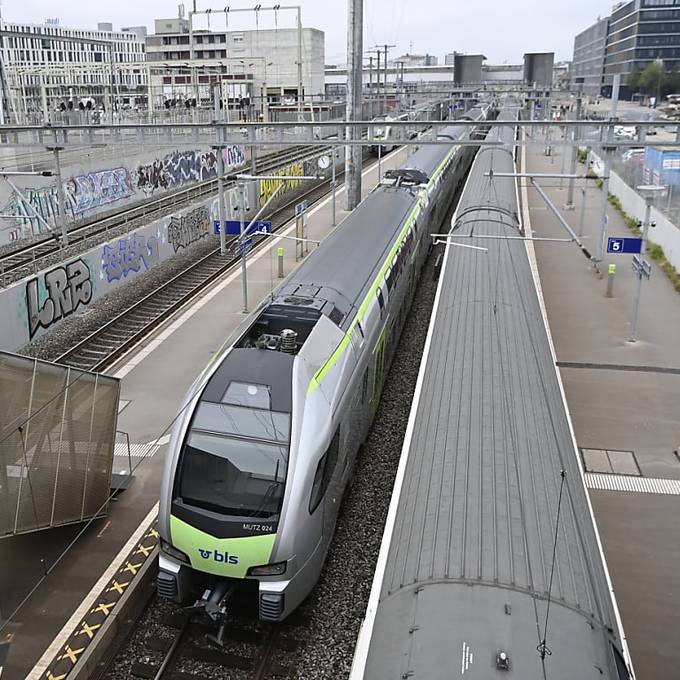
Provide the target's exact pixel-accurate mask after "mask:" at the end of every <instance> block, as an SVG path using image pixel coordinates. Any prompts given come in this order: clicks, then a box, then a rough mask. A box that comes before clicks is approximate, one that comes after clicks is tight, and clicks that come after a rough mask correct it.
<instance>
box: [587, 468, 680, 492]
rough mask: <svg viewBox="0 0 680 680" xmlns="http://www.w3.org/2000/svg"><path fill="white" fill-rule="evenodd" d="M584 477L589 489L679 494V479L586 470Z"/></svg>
mask: <svg viewBox="0 0 680 680" xmlns="http://www.w3.org/2000/svg"><path fill="white" fill-rule="evenodd" d="M585 478H586V486H587V487H588V488H589V489H599V490H602V491H628V492H632V493H655V494H664V495H667V496H680V479H658V478H654V477H629V476H627V475H603V474H598V473H593V472H586V474H585Z"/></svg>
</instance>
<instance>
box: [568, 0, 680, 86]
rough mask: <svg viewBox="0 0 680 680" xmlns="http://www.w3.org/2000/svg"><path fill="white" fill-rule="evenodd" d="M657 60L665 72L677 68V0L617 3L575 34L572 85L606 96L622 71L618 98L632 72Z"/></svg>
mask: <svg viewBox="0 0 680 680" xmlns="http://www.w3.org/2000/svg"><path fill="white" fill-rule="evenodd" d="M658 60H660V61H661V62H662V64H663V67H664V69H665V70H667V71H672V70H677V69H678V68H680V0H631V1H630V2H620V3H618V4H616V5H614V7H613V8H612V13H611V15H610V16H609V17H606V18H604V19H600V18H598V20H597V21H596V22H595V23H594V24H593V25H592V26H590V27H588V28H587V29H585V30H584V31H582V32H581V33H579V34H578V35H577V36H576V38H575V40H574V59H573V65H572V76H571V83H572V89H579V88H580V89H582V90H583V91H584V92H586V93H587V94H591V95H595V94H604V95H605V96H610V95H611V92H612V84H613V81H614V76H615V75H616V74H620V76H621V90H620V97H621V98H623V99H629V98H631V97H632V96H633V95H634V94H635V92H634V87H631V84H630V82H629V81H630V77H631V74H633V73H634V72H642V71H644V70H645V68H647V66H649V64H651V63H653V62H654V61H658Z"/></svg>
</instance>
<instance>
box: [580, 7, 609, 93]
mask: <svg viewBox="0 0 680 680" xmlns="http://www.w3.org/2000/svg"><path fill="white" fill-rule="evenodd" d="M608 26H609V17H605V18H604V19H600V20H599V21H597V22H596V23H594V24H593V25H592V26H589V27H588V28H586V30H585V31H581V33H579V34H578V35H577V36H576V38H575V39H574V60H573V62H572V70H571V78H572V81H571V82H572V83H573V86H574V88H575V89H578V90H580V91H581V92H583V94H587V95H592V96H596V95H599V94H600V93H601V91H602V79H603V77H604V52H605V48H606V46H607V27H608Z"/></svg>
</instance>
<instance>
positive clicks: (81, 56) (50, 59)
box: [0, 22, 146, 122]
mask: <svg viewBox="0 0 680 680" xmlns="http://www.w3.org/2000/svg"><path fill="white" fill-rule="evenodd" d="M109 28H112V27H111V24H104V25H102V24H100V27H99V28H98V30H96V31H95V30H86V29H73V28H67V27H64V26H59V25H55V24H53V23H52V24H46V25H44V26H40V25H36V24H18V23H11V22H2V23H0V59H1V66H2V71H3V76H4V77H5V82H4V83H3V90H5V89H6V90H8V91H5V92H3V98H2V99H3V111H2V113H3V115H4V117H5V120H7V119H9V120H22V121H24V122H27V121H31V122H38V121H39V120H40V119H41V118H42V117H43V114H44V113H45V110H46V109H48V110H54V108H55V107H58V106H60V105H61V104H64V105H65V106H66V105H68V106H69V107H74V108H77V107H78V105H79V104H80V103H81V101H82V99H83V98H92V99H94V100H95V103H96V104H98V105H106V102H107V99H112V98H113V96H114V94H115V95H117V96H119V97H120V96H123V95H126V96H129V95H130V94H131V93H137V92H139V93H141V91H142V90H144V89H146V71H145V70H144V68H143V65H140V67H139V68H134V67H133V66H132V65H133V64H140V62H143V61H144V59H145V46H144V42H143V41H141V40H139V39H138V35H137V32H136V31H132V30H128V31H112V30H101V29H109ZM124 65H129V66H127V67H126V66H124Z"/></svg>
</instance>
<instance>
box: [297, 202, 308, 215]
mask: <svg viewBox="0 0 680 680" xmlns="http://www.w3.org/2000/svg"><path fill="white" fill-rule="evenodd" d="M307 208H309V203H308V202H307V200H306V199H305V200H304V201H301V202H300V203H298V204H297V205H296V206H295V215H296V216H297V215H302V213H304V212H305V210H307Z"/></svg>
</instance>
